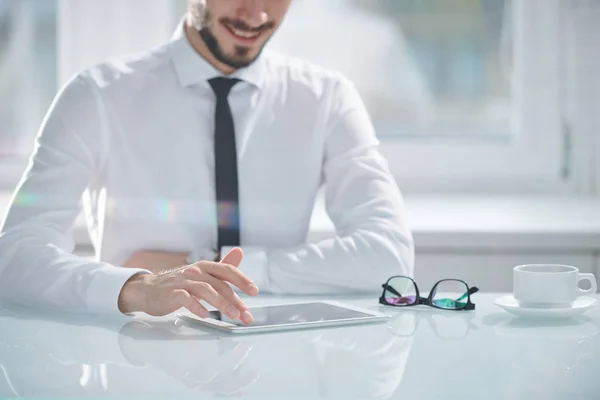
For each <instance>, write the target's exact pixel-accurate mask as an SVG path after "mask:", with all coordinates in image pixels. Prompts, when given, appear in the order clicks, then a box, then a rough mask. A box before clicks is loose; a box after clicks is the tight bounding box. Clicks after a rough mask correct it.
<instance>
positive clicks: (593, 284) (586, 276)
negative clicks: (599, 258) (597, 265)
mask: <svg viewBox="0 0 600 400" xmlns="http://www.w3.org/2000/svg"><path fill="white" fill-rule="evenodd" d="M578 278H579V279H577V285H579V282H581V281H590V285H591V287H590V288H589V289H587V290H585V289H582V288H580V287H579V286H578V287H577V289H578V290H579V294H580V295H584V294H594V293H596V291H597V290H598V286H597V284H596V277H595V276H594V274H578Z"/></svg>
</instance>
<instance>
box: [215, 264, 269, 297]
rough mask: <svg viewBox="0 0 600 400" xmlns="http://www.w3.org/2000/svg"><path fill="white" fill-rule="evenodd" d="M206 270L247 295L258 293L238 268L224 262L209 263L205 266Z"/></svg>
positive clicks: (256, 288) (252, 283)
mask: <svg viewBox="0 0 600 400" xmlns="http://www.w3.org/2000/svg"><path fill="white" fill-rule="evenodd" d="M206 272H208V273H209V274H210V275H212V276H214V277H215V278H218V279H221V280H223V281H227V282H229V283H231V284H233V285H235V286H236V287H238V288H239V289H240V290H241V291H243V292H244V293H246V294H247V295H249V296H256V295H257V294H258V287H256V285H255V284H254V282H252V280H251V279H250V278H248V277H247V276H246V274H244V273H243V272H242V271H240V270H239V269H238V268H236V267H234V266H233V265H230V264H225V263H210V264H208V266H207V268H206Z"/></svg>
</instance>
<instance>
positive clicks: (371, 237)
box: [222, 78, 414, 294]
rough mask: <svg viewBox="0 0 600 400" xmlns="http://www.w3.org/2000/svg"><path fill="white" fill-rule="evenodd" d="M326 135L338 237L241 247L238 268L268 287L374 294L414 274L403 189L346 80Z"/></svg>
mask: <svg viewBox="0 0 600 400" xmlns="http://www.w3.org/2000/svg"><path fill="white" fill-rule="evenodd" d="M326 135H327V137H326V139H325V154H324V166H323V174H324V183H325V197H326V207H327V212H328V214H329V216H330V218H331V220H332V222H333V223H334V225H335V229H336V235H335V236H334V237H332V238H330V239H326V240H323V241H321V242H318V243H310V244H307V245H304V246H300V247H298V248H293V249H268V248H256V247H255V248H246V247H244V248H243V249H244V253H245V256H244V260H243V261H242V264H241V266H240V267H241V268H242V269H243V271H244V272H245V273H246V274H247V275H248V276H249V277H250V278H251V279H253V280H254V281H255V283H256V284H257V285H258V287H259V288H260V289H261V291H263V292H265V291H266V292H271V293H290V294H318V293H347V292H357V293H358V292H373V293H374V292H378V291H380V290H381V284H383V283H385V281H386V280H387V279H388V278H389V277H390V276H393V275H407V276H412V275H413V269H414V243H413V237H412V234H411V232H410V230H409V227H408V224H407V221H406V217H405V207H404V202H403V198H402V195H401V192H400V190H399V188H398V186H397V184H396V181H395V179H394V177H393V176H392V174H391V172H390V171H389V168H388V165H387V162H386V160H385V159H384V158H383V157H382V156H381V155H380V153H379V151H378V146H379V142H378V140H377V138H376V136H375V130H374V127H373V125H372V123H371V119H370V117H369V115H368V112H367V110H366V107H365V105H364V103H363V101H362V100H361V98H360V96H359V94H358V92H357V91H356V89H355V88H354V86H353V85H352V84H351V83H350V82H349V81H347V80H346V79H344V78H341V79H340V80H339V81H338V82H337V85H336V87H335V88H334V89H333V93H332V97H331V108H330V111H329V115H328V118H327V126H326ZM228 250H229V248H224V249H222V254H226V253H227V251H228Z"/></svg>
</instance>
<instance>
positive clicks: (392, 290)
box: [381, 283, 402, 297]
mask: <svg viewBox="0 0 600 400" xmlns="http://www.w3.org/2000/svg"><path fill="white" fill-rule="evenodd" d="M381 287H382V288H384V289H385V290H387V291H390V292H392V294H395V295H396V296H398V297H402V295H401V294H400V293H398V291H397V290H396V289H394V288H393V287H391V286H390V285H388V284H387V283H384V284H383V285H381ZM384 295H385V294H384Z"/></svg>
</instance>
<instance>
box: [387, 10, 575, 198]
mask: <svg viewBox="0 0 600 400" xmlns="http://www.w3.org/2000/svg"><path fill="white" fill-rule="evenodd" d="M512 12H513V29H514V31H513V37H514V40H513V52H512V53H513V57H514V59H513V64H514V67H513V68H514V70H513V82H512V89H513V98H514V105H515V106H514V110H515V113H514V120H513V129H515V131H516V133H515V134H514V135H511V136H508V135H507V136H506V137H495V138H494V137H489V138H485V137H482V138H473V137H460V136H455V137H448V138H444V139H441V138H439V137H438V138H426V137H424V138H422V139H409V140H407V139H401V138H399V139H392V138H386V137H384V138H381V139H380V141H381V152H382V154H383V155H384V157H386V158H387V160H388V162H389V166H390V169H391V171H392V173H393V174H394V176H395V177H396V179H397V180H398V181H399V183H400V186H401V188H402V189H403V190H405V191H407V192H419V193H427V192H436V193H437V192H450V193H452V192H461V193H468V192H477V193H481V192H484V193H512V192H515V193H570V192H572V191H573V188H574V181H573V176H572V175H571V176H567V175H566V174H565V173H564V170H565V168H566V167H567V165H565V162H566V159H565V152H564V151H565V137H566V136H565V135H566V134H567V133H568V132H567V131H566V128H567V127H566V126H565V115H564V107H563V106H564V103H563V101H562V100H561V99H563V98H564V93H563V91H564V84H565V82H564V76H563V65H562V63H561V58H562V54H563V51H564V49H563V47H564V46H563V45H564V41H563V30H562V19H563V9H562V8H561V5H560V0H527V1H522V0H521V1H515V2H513V10H512Z"/></svg>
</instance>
